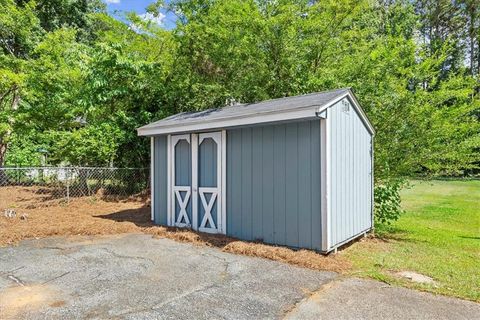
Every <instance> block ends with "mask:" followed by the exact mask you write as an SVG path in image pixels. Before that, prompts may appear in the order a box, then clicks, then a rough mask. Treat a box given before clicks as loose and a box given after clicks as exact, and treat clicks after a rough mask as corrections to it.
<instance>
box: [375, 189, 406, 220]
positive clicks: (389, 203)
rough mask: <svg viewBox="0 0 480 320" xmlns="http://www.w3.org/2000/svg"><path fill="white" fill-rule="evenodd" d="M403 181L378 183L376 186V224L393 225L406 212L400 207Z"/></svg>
mask: <svg viewBox="0 0 480 320" xmlns="http://www.w3.org/2000/svg"><path fill="white" fill-rule="evenodd" d="M404 184H405V182H404V181H403V180H386V181H378V182H377V183H376V184H375V190H374V200H375V207H374V209H375V210H374V213H375V224H377V223H382V224H388V225H389V224H391V223H392V222H393V221H396V220H398V218H399V217H400V215H401V214H402V213H403V212H404V211H403V210H402V208H401V206H400V204H401V199H400V190H401V189H402V187H403V186H404Z"/></svg>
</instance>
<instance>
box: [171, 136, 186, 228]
mask: <svg viewBox="0 0 480 320" xmlns="http://www.w3.org/2000/svg"><path fill="white" fill-rule="evenodd" d="M181 140H186V141H187V142H188V143H189V144H190V147H191V145H192V144H191V140H190V135H189V134H181V135H172V136H170V145H169V148H168V151H169V152H170V155H169V159H170V171H169V174H168V176H169V178H170V182H169V186H170V191H169V195H168V198H169V199H170V208H169V211H168V213H169V214H168V216H169V219H168V222H167V224H168V225H169V226H176V227H188V226H191V221H190V220H189V219H188V214H187V212H186V208H187V206H188V202H189V201H190V199H191V186H177V185H175V146H176V145H177V143H178V142H179V141H181ZM180 192H185V198H182V197H181V193H180ZM177 202H178V204H179V207H180V212H179V216H178V219H176V218H175V207H176V203H177ZM183 218H186V219H185V223H182V222H181V221H182V219H183Z"/></svg>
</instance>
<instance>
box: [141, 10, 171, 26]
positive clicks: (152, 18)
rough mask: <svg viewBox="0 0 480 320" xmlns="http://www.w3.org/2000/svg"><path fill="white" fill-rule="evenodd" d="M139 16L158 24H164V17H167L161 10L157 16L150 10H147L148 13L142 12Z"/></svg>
mask: <svg viewBox="0 0 480 320" xmlns="http://www.w3.org/2000/svg"><path fill="white" fill-rule="evenodd" d="M139 17H140V18H142V20H144V21H147V22H152V23H156V24H158V25H162V23H163V19H165V15H164V14H163V13H161V12H159V13H158V15H156V16H155V15H153V14H152V13H150V12H146V13H143V14H140V15H139Z"/></svg>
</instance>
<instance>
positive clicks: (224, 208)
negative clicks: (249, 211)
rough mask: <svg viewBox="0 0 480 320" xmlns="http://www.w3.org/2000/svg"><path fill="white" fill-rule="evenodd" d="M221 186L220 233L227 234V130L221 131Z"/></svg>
mask: <svg viewBox="0 0 480 320" xmlns="http://www.w3.org/2000/svg"><path fill="white" fill-rule="evenodd" d="M221 168H222V184H221V190H222V192H221V208H222V215H221V216H222V223H221V224H220V226H221V232H220V233H222V234H227V130H222V164H221Z"/></svg>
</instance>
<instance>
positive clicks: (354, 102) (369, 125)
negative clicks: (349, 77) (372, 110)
mask: <svg viewBox="0 0 480 320" xmlns="http://www.w3.org/2000/svg"><path fill="white" fill-rule="evenodd" d="M344 98H347V99H348V100H349V102H350V103H351V104H352V106H353V107H354V108H355V110H356V111H357V113H358V115H359V116H360V119H361V120H362V122H363V125H364V126H365V128H367V130H368V132H370V134H371V135H375V129H374V128H373V126H372V123H371V122H370V120H368V118H367V115H366V114H365V112H364V111H363V109H362V107H360V104H359V103H358V100H357V98H356V97H355V95H354V94H353V93H351V92H347V93H345V94H344V95H342V96H340V97H338V98H336V99H334V100H332V101H330V102H329V103H327V104H326V105H323V106H321V107H320V108H318V109H317V113H318V114H321V113H323V112H324V111H325V110H327V109H328V108H330V107H331V106H333V105H334V104H335V103H337V102H339V101H341V100H343V99H344Z"/></svg>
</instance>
